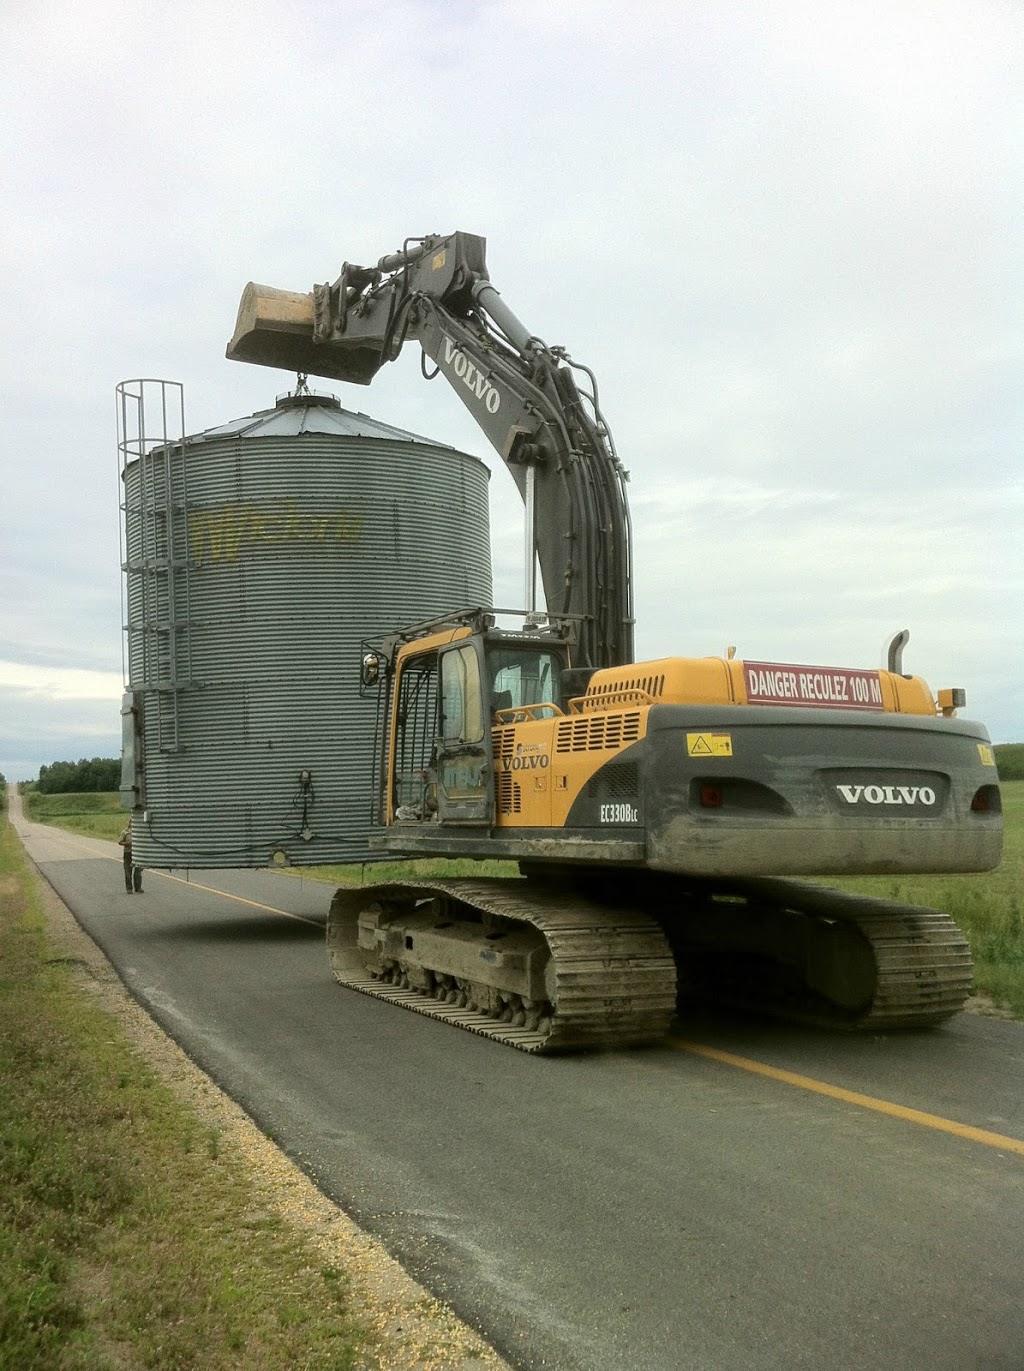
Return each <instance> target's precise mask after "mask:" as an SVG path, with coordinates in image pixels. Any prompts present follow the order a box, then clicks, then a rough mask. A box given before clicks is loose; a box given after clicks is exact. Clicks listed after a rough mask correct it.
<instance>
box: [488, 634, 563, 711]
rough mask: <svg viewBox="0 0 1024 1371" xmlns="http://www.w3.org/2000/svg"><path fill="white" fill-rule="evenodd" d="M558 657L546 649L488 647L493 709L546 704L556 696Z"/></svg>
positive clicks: (551, 701) (555, 698) (556, 697)
mask: <svg viewBox="0 0 1024 1371" xmlns="http://www.w3.org/2000/svg"><path fill="white" fill-rule="evenodd" d="M559 669H560V668H559V658H558V657H557V655H556V654H555V653H553V652H550V651H548V650H547V649H546V648H539V647H511V646H509V647H505V646H492V647H490V648H489V649H488V652H487V672H488V675H489V676H490V681H491V700H492V703H493V705H494V708H495V709H517V708H519V707H520V706H521V705H538V704H550V703H553V702H554V701H555V700H557V699H558V678H559Z"/></svg>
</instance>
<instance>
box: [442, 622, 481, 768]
mask: <svg viewBox="0 0 1024 1371" xmlns="http://www.w3.org/2000/svg"><path fill="white" fill-rule="evenodd" d="M441 711H442V719H441V736H442V738H443V739H444V741H445V742H446V743H448V742H461V743H479V742H482V741H483V736H484V713H483V703H482V699H481V690H480V662H479V658H478V657H477V654H476V650H475V649H474V648H473V647H472V646H471V645H470V644H468V643H467V644H466V645H465V646H464V647H460V648H457V649H456V650H455V651H452V652H446V653H444V655H443V656H442V658H441Z"/></svg>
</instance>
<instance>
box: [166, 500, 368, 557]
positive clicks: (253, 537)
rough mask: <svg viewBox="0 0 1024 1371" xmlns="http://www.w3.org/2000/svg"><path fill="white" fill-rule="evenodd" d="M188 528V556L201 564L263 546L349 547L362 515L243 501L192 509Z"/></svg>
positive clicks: (285, 503) (289, 503) (289, 502)
mask: <svg viewBox="0 0 1024 1371" xmlns="http://www.w3.org/2000/svg"><path fill="white" fill-rule="evenodd" d="M188 527H189V547H190V549H191V552H192V556H193V558H194V560H195V561H196V562H197V563H199V564H200V565H202V564H203V563H204V562H235V561H237V560H238V557H239V554H241V553H245V552H249V551H257V550H258V549H259V548H260V547H261V546H262V545H263V544H266V543H269V544H278V543H302V542H316V543H326V544H332V543H334V544H339V543H355V542H357V541H358V540H359V537H360V534H361V533H362V529H363V516H362V515H361V514H356V513H354V512H353V511H351V510H346V509H335V510H330V511H323V510H317V509H312V510H309V509H299V507H298V505H297V504H296V502H295V500H293V499H290V498H282V499H280V500H277V501H275V502H274V503H273V504H271V505H259V504H254V503H253V502H252V501H249V500H246V501H234V502H229V503H226V504H223V505H218V506H217V507H215V508H213V509H192V510H190V511H189V518H188Z"/></svg>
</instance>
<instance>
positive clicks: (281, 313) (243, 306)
mask: <svg viewBox="0 0 1024 1371" xmlns="http://www.w3.org/2000/svg"><path fill="white" fill-rule="evenodd" d="M225 356H226V357H227V358H228V359H229V360H230V361H233V362H254V363H255V364H256V365H257V366H261V367H278V368H279V369H280V370H282V371H301V372H306V373H308V374H309V375H311V376H330V377H333V378H334V379H335V380H337V381H352V382H354V383H355V384H356V385H368V384H369V383H370V381H371V380H372V379H373V377H374V375H375V374H376V372H377V370H378V369H379V367H380V365H381V350H380V348H377V347H374V346H373V345H372V344H371V345H369V346H367V344H366V342H365V341H363V340H360V341H359V342H357V343H355V344H354V345H353V346H351V347H350V346H347V345H346V344H345V342H344V340H341V341H340V342H338V341H334V342H332V343H331V345H330V346H326V347H325V346H324V345H323V344H322V343H320V342H318V341H317V340H316V339H315V338H314V334H313V296H312V295H311V294H307V295H302V294H299V293H298V292H297V291H292V290H277V289H275V288H274V287H273V286H261V285H258V284H257V283H256V282H255V281H250V282H249V284H248V285H247V286H246V288H245V290H244V291H243V292H242V299H241V302H240V304H239V306H238V319H237V321H236V323H235V331H234V334H233V335H232V337H231V341H230V342H229V343H228V345H227V350H226V352H225Z"/></svg>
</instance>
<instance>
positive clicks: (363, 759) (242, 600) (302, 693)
mask: <svg viewBox="0 0 1024 1371" xmlns="http://www.w3.org/2000/svg"><path fill="white" fill-rule="evenodd" d="M118 408H119V449H120V452H121V479H122V508H123V512H124V520H123V548H122V566H123V571H124V589H125V604H126V619H127V622H126V625H125V642H126V674H127V681H128V689H127V692H126V695H125V704H124V709H123V722H124V724H125V731H124V736H125V754H124V755H125V776H124V779H123V782H122V788H123V789H125V790H128V791H130V792H131V798H130V800H129V801H128V802H129V803H131V804H132V806H133V819H132V827H133V842H134V851H135V859H136V861H137V862H138V863H139V864H140V865H142V866H149V867H153V866H155V867H249V866H264V865H269V864H272V863H278V864H280V863H289V864H294V865H304V866H308V865H315V864H320V863H328V862H344V861H358V860H360V859H362V858H364V857H365V856H366V852H367V835H368V832H369V829H370V826H371V817H370V816H371V808H372V795H371V775H372V761H373V758H372V753H373V733H374V724H375V710H376V704H375V702H374V701H370V700H367V699H364V698H362V697H361V696H360V693H359V665H360V657H361V650H360V649H361V643H362V640H363V639H364V638H366V637H368V636H371V635H374V634H377V633H380V632H383V631H387V630H390V629H393V628H397V627H401V626H403V625H406V624H410V623H415V622H417V621H419V620H423V619H426V618H430V617H432V616H434V615H437V614H442V613H444V612H446V611H449V610H451V609H453V608H459V607H464V606H468V605H481V604H489V603H490V599H491V569H490V546H489V535H488V510H487V484H488V478H489V472H488V470H487V467H486V466H485V465H484V463H483V462H481V461H480V460H479V459H478V458H476V457H472V456H469V455H468V454H466V453H464V452H459V451H457V450H456V449H454V448H451V447H446V446H444V445H442V444H438V443H434V442H431V441H430V440H428V439H425V438H420V437H417V436H416V435H415V434H412V433H406V432H403V431H402V430H400V429H397V428H392V427H390V426H389V425H387V424H383V423H380V422H379V421H377V420H375V419H371V418H369V417H367V416H366V415H364V414H358V413H352V412H350V411H347V410H345V409H343V408H342V407H341V404H340V402H339V401H338V400H337V399H336V398H334V397H333V396H322V395H315V394H311V393H309V392H308V391H306V390H305V389H304V388H300V389H299V390H297V391H296V393H294V394H290V395H286V396H282V397H279V399H278V401H277V404H276V406H275V408H274V409H269V410H264V411H261V412H260V413H257V414H254V415H251V416H250V417H248V418H245V419H239V420H235V421H234V422H232V423H228V424H222V425H220V426H218V427H217V428H212V429H208V430H206V431H205V432H202V433H198V434H194V435H192V436H184V417H183V404H182V402H181V388H180V387H179V386H177V385H176V383H172V382H164V381H126V382H122V384H121V385H120V386H118ZM179 415H180V418H178V417H177V416H179ZM176 428H178V430H179V432H178V433H175V429H176Z"/></svg>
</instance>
